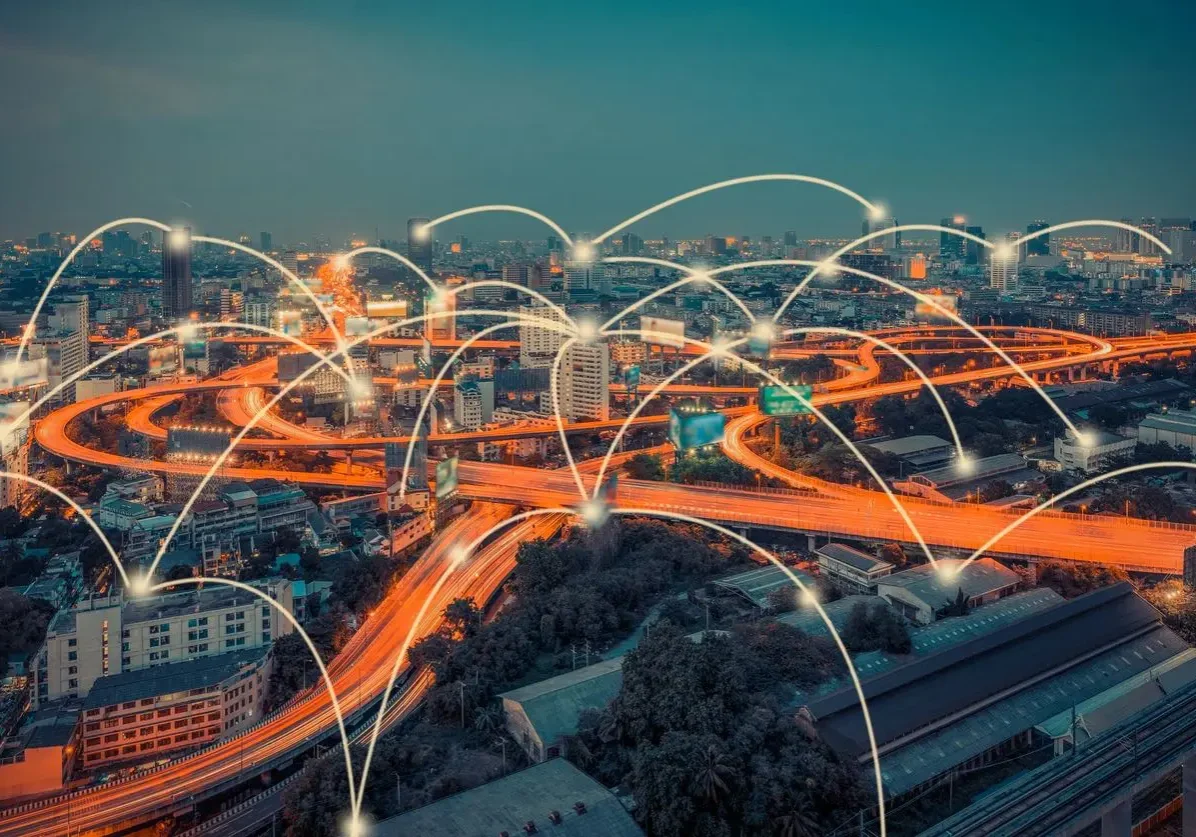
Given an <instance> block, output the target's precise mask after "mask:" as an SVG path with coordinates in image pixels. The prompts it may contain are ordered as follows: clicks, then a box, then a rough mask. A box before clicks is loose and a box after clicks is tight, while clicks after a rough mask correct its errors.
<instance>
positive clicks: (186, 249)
mask: <svg viewBox="0 0 1196 837" xmlns="http://www.w3.org/2000/svg"><path fill="white" fill-rule="evenodd" d="M194 308H195V306H194V303H193V302H192V287H191V228H190V227H176V228H175V229H172V230H170V231H169V232H167V233H166V235H165V236H163V241H162V318H163V319H164V320H166V321H167V322H168V323H174V322H176V321H178V320H185V319H187V318H188V317H190V316H191V313H192V311H194Z"/></svg>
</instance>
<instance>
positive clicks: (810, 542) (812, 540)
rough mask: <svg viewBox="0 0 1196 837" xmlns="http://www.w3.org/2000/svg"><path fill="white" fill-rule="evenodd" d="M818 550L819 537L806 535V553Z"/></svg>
mask: <svg viewBox="0 0 1196 837" xmlns="http://www.w3.org/2000/svg"><path fill="white" fill-rule="evenodd" d="M817 548H818V536H817V535H806V551H807V552H813V551H814V550H815V549H817Z"/></svg>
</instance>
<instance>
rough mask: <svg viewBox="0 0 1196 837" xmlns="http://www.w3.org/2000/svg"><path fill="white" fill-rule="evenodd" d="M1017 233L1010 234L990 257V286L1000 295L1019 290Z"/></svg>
mask: <svg viewBox="0 0 1196 837" xmlns="http://www.w3.org/2000/svg"><path fill="white" fill-rule="evenodd" d="M1017 239H1018V235H1017V233H1010V234H1009V235H1008V236H1006V240H1005V241H1004V242H1002V243H1001V244H998V245H997V247H996V249H995V250H993V251H992V254H991V256H990V257H989V272H988V285H989V287H990V288H993V289H994V290H996V291H998V292H999V293H1008V292H1010V291H1014V290H1016V289H1017V250H1018V245H1017Z"/></svg>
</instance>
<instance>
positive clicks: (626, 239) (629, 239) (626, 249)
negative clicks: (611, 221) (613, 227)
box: [623, 232, 644, 256]
mask: <svg viewBox="0 0 1196 837" xmlns="http://www.w3.org/2000/svg"><path fill="white" fill-rule="evenodd" d="M643 250H644V240H643V239H642V238H640V237H639V236H638V235H636V234H635V233H633V232H628V233H624V234H623V255H625V256H638V255H639V254H640V253H642V252H643Z"/></svg>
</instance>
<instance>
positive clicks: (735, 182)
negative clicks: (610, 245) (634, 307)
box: [589, 174, 879, 245]
mask: <svg viewBox="0 0 1196 837" xmlns="http://www.w3.org/2000/svg"><path fill="white" fill-rule="evenodd" d="M769 180H790V181H797V182H800V183H813V184H814V185H815V186H825V187H826V188H828V189H834V190H835V191H836V192H840V193H841V194H844V195H847V197H849V198H851V199H852V200H854V201H855V202H856V203H858V204H860V205H861V206H863V207H864V208H865V209H867V210H868V212H869V214H873V213H875V212H877V211H878V209H879V207H877V206H876V205H875V204H874V203H872V202H870V201H869V200H867V199H866V198H864V197H863V196H862V195H859V194H857V193H856V192H853V191H851V190H850V189H848V188H847V187H846V186H843V185H841V184H839V183H835V182H834V181H833V180H824V179H823V178H821V177H811V176H809V175H805V174H753V175H750V176H748V177H733V178H731V179H730V180H720V181H719V182H718V183H711V184H709V185H708V186H702V187H700V188H698V189H691V190H690V191H688V192H684V193H683V194H680V195H677V196H676V197H672V198H669V199H668V200H667V201H661V202H660V203H658V204H656V205H655V206H651V207H648V208H647V209H645V210H644V211H643V212H639V213H637V214H635V215H632V216H631V217H630V218H628V219H627V220H626V221H623V222H621V223H618V224H615V225H614V226H613V227H611V228H610V229H609V230H607V231H606V232H604V233H603V234H602V235H600V236H597V237H595V238H593V239H591V241H590V242H589V243H590V244H594V245H597V244H601V243H602V242H603V241H605V240H606V239H608V238H610V237H611V236H612V235H614V234H615V233H617V232H620V231H622V230H625V229H627V228H628V227H630V226H631V225H632V224H634V223H635V222H636V221H642V220H643V219H644V218H647V217H648V216H649V215H654V214H656V213H657V212H659V211H660V210H662V209H667V208H668V207H670V206H674V205H676V204H679V203H681V202H682V201H686V200H689V199H690V198H693V197H697V196H698V195H703V194H705V193H707V192H714V191H716V190H718V189H726V188H727V187H729V186H739V185H741V184H744V183H761V182H765V181H769Z"/></svg>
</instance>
